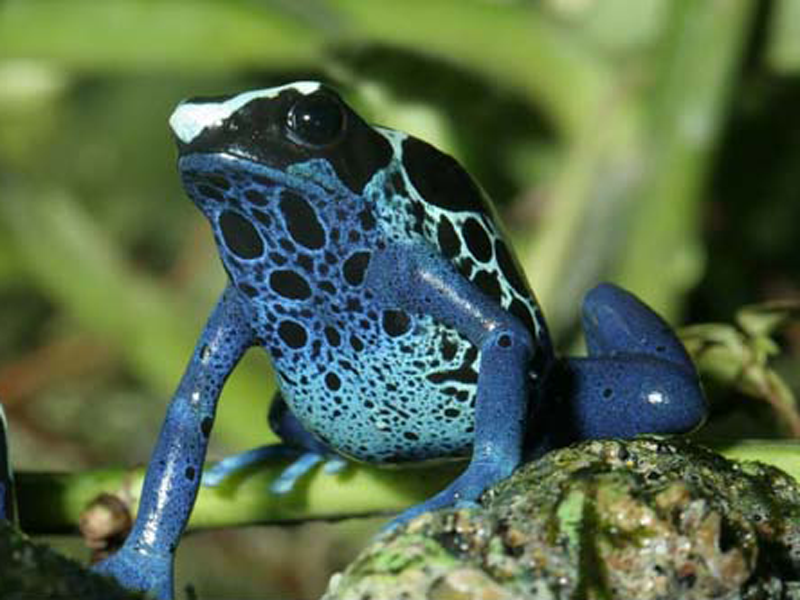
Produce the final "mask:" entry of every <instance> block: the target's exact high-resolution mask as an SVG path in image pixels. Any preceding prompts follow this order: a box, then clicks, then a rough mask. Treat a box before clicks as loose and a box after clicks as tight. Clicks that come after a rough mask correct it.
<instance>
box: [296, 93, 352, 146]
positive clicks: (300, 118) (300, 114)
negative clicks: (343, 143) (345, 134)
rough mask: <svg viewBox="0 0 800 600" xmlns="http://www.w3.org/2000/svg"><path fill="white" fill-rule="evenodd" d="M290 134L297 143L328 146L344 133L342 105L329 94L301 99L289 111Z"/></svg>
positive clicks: (312, 95)
mask: <svg viewBox="0 0 800 600" xmlns="http://www.w3.org/2000/svg"><path fill="white" fill-rule="evenodd" d="M287 124H288V126H289V132H290V134H291V135H292V137H293V138H295V141H298V142H301V143H304V144H308V145H310V146H326V145H328V144H331V143H333V142H335V141H336V140H337V139H338V138H339V135H340V134H341V133H342V131H344V124H345V116H344V111H343V110H342V105H341V103H340V102H339V101H338V100H337V99H336V98H333V97H332V96H329V95H328V94H324V93H322V94H311V95H309V96H303V97H301V98H300V99H299V100H298V101H297V102H295V103H294V105H293V106H292V108H290V109H289V114H288V116H287Z"/></svg>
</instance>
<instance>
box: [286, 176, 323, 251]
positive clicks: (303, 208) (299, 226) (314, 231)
mask: <svg viewBox="0 0 800 600" xmlns="http://www.w3.org/2000/svg"><path fill="white" fill-rule="evenodd" d="M280 207H281V212H282V213H283V218H284V219H285V220H286V228H287V229H288V230H289V235H291V236H292V238H293V239H294V241H295V242H297V243H298V244H300V245H301V246H305V247H306V248H311V249H312V250H315V249H318V248H322V246H324V245H325V230H324V229H323V228H322V225H321V224H320V222H319V220H318V219H317V213H316V211H315V210H314V209H313V208H311V205H310V204H309V203H308V202H306V201H305V199H303V198H302V197H301V196H298V195H297V194H295V193H294V192H290V191H288V190H284V191H283V193H282V195H281V204H280Z"/></svg>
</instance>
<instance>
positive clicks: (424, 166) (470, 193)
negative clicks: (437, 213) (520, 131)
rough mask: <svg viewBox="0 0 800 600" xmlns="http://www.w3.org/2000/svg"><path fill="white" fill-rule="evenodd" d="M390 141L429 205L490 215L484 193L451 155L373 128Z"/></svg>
mask: <svg viewBox="0 0 800 600" xmlns="http://www.w3.org/2000/svg"><path fill="white" fill-rule="evenodd" d="M376 129H378V131H379V132H380V133H382V134H383V135H384V136H385V137H386V138H387V139H388V140H389V142H390V143H391V145H392V148H393V150H394V155H395V157H396V159H397V160H398V161H399V162H400V163H401V164H402V166H403V170H404V171H405V174H406V177H407V178H408V182H409V183H410V184H411V185H412V186H414V188H415V190H416V192H417V194H418V195H419V196H420V197H421V198H424V199H425V203H426V204H427V205H429V206H431V207H438V208H440V209H442V210H445V211H448V212H475V213H482V214H485V215H486V216H487V217H489V218H493V216H492V210H491V205H490V204H489V202H488V201H487V199H486V196H485V194H484V193H483V191H482V190H481V189H480V187H479V186H478V185H477V184H476V183H475V181H474V180H473V179H472V177H470V176H469V174H468V173H467V172H466V171H465V170H464V168H463V167H462V166H461V165H460V164H459V163H458V162H457V161H456V160H455V159H454V158H453V157H452V156H450V155H448V154H445V153H444V152H442V151H441V150H438V149H437V148H435V147H434V146H432V145H431V144H428V143H427V142H424V141H422V140H420V139H419V138H415V137H414V136H411V135H408V134H406V133H402V132H400V131H394V130H392V129H387V128H383V127H380V128H376Z"/></svg>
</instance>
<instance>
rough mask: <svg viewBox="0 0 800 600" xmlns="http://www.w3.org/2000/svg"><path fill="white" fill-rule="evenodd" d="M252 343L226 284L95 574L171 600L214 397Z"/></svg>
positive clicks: (242, 313)
mask: <svg viewBox="0 0 800 600" xmlns="http://www.w3.org/2000/svg"><path fill="white" fill-rule="evenodd" d="M252 342H253V333H252V330H251V328H250V321H249V319H248V318H247V314H246V311H245V309H244V308H243V306H242V304H241V303H240V300H239V297H238V292H237V291H236V290H235V289H234V288H232V287H230V286H229V287H228V288H227V289H226V290H225V292H224V293H223V295H222V298H221V299H220V301H219V303H218V304H217V306H216V308H215V309H214V312H213V313H212V315H211V317H210V318H209V321H208V323H207V324H206V327H205V329H204V330H203V334H202V336H201V337H200V340H199V341H198V343H197V346H196V348H195V351H194V354H193V355H192V358H191V361H190V363H189V366H188V368H187V369H186V372H185V373H184V376H183V379H182V380H181V383H180V385H179V387H178V390H177V392H176V393H175V396H174V397H173V399H172V402H171V403H170V406H169V409H168V411H167V415H166V418H165V419H164V424H163V426H162V428H161V434H160V435H159V438H158V443H157V445H156V448H155V450H154V451H153V456H152V458H151V460H150V463H149V465H148V468H147V475H146V476H145V480H144V486H143V488H142V495H141V501H140V503H139V511H138V514H137V517H136V523H135V524H134V527H133V530H132V531H131V534H130V535H129V536H128V539H127V540H126V541H125V544H124V545H123V546H122V548H121V549H120V550H119V551H118V552H117V553H115V554H114V555H112V556H111V557H109V558H108V559H106V560H105V561H103V562H101V563H99V564H98V565H96V566H95V570H96V571H98V572H100V573H106V574H109V575H113V576H114V577H115V578H116V579H117V580H119V582H120V583H122V585H124V586H126V587H129V588H132V589H138V590H146V591H149V592H150V593H152V594H154V595H155V596H156V597H157V598H161V599H166V598H171V597H172V570H173V556H174V553H175V550H176V548H177V546H178V542H179V540H180V536H181V534H182V533H183V530H184V528H185V527H186V523H187V521H188V520H189V514H190V513H191V510H192V506H193V505H194V501H195V498H196V496H197V490H198V486H199V484H200V475H201V472H202V468H203V461H204V459H205V455H206V448H207V446H208V438H209V434H210V433H211V426H212V424H213V422H214V415H215V413H216V407H217V400H218V398H219V394H220V392H221V391H222V386H223V384H224V382H225V380H226V379H227V377H228V375H229V374H230V372H231V371H232V370H233V368H234V367H235V366H236V364H237V363H238V362H239V359H240V358H241V356H242V354H244V352H245V350H246V349H247V348H248V347H249V346H251V345H252Z"/></svg>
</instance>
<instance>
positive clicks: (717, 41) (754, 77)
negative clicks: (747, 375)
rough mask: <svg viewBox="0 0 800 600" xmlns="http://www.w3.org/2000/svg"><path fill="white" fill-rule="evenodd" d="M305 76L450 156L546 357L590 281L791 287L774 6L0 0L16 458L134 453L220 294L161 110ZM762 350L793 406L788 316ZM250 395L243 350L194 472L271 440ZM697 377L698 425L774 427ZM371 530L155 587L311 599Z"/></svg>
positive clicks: (795, 259) (680, 289) (798, 6)
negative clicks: (506, 249) (477, 200)
mask: <svg viewBox="0 0 800 600" xmlns="http://www.w3.org/2000/svg"><path fill="white" fill-rule="evenodd" d="M307 78H314V79H323V80H325V81H328V82H330V83H332V84H333V85H335V86H336V87H337V88H338V89H340V90H341V91H342V93H343V94H344V95H345V96H346V97H347V98H348V100H349V101H350V102H351V103H353V104H354V105H355V106H356V108H357V109H358V110H359V111H360V112H361V113H362V114H364V115H366V116H368V117H369V118H370V119H371V120H373V121H375V122H378V123H381V124H385V125H388V126H391V127H394V128H397V129H402V130H406V131H409V132H412V133H414V134H415V135H417V136H419V137H422V138H424V139H427V140H429V141H432V142H433V143H435V144H436V145H438V146H439V147H441V148H443V149H445V150H447V151H448V152H450V153H452V154H454V155H455V156H457V157H458V158H459V159H460V160H461V161H462V162H463V164H464V165H465V166H466V167H467V169H468V170H469V171H470V172H471V173H472V174H473V175H475V177H476V178H477V179H478V180H479V181H480V182H481V183H482V185H483V186H484V188H485V189H486V190H487V191H488V193H489V195H490V196H491V197H492V198H494V199H495V201H496V203H497V205H498V207H499V211H500V214H501V215H502V216H503V218H504V221H505V224H506V226H507V229H508V230H509V232H510V234H511V236H512V237H513V240H514V242H515V245H516V248H517V252H518V256H519V259H520V261H521V263H522V264H523V265H524V267H525V269H526V271H527V273H528V277H529V280H530V282H531V285H532V287H533V289H534V290H535V291H536V293H537V295H538V297H539V300H540V301H541V303H542V304H543V306H544V310H545V313H546V315H547V317H548V321H549V322H550V324H551V327H552V329H553V332H554V333H555V335H556V338H557V340H558V344H559V346H560V347H561V348H563V349H565V350H572V349H573V348H575V347H577V346H578V345H579V344H578V342H577V335H578V327H577V320H576V319H577V316H578V311H579V307H580V301H581V296H582V294H583V293H584V292H585V291H586V290H587V289H588V288H590V287H591V286H592V285H594V284H595V283H597V282H598V281H600V280H603V279H611V280H614V281H616V282H618V283H620V284H621V285H623V286H625V287H627V288H629V289H631V290H633V291H635V292H636V293H637V294H639V295H641V296H642V297H643V298H645V299H646V300H647V301H648V302H650V303H652V304H653V305H654V306H655V307H657V308H658V309H659V310H660V311H662V312H663V313H664V314H665V315H666V316H667V317H668V318H669V320H670V321H671V322H673V323H674V324H676V325H680V324H686V323H709V322H731V321H732V320H733V318H734V315H735V314H736V312H737V310H739V309H740V307H741V306H743V305H745V304H751V303H757V302H764V301H767V300H775V299H781V298H783V299H786V298H788V299H795V300H797V299H799V298H800V249H798V229H799V228H798V226H797V224H798V222H800V111H798V110H797V107H798V106H800V3H798V2H795V1H794V0H782V1H780V0H776V1H762V2H756V1H751V0H706V1H704V2H696V1H694V0H543V1H541V2H533V1H528V0H505V1H502V0H402V1H400V0H396V1H389V0H327V1H323V0H230V1H227V2H223V1H212V0H103V1H99V0H0V309H1V310H2V313H1V314H2V323H3V325H2V327H0V398H2V401H3V402H4V405H5V407H6V410H7V413H8V416H9V419H10V422H11V427H12V436H13V443H14V446H13V455H14V460H15V462H16V464H17V466H18V467H19V468H20V469H28V470H37V471H42V470H70V471H74V470H83V469H88V468H91V467H97V466H101V465H131V464H136V463H143V462H145V461H146V460H147V457H148V456H149V452H150V449H151V447H152V445H153V443H154V440H155V437H156V434H157V431H158V428H159V425H160V421H161V418H162V416H163V413H164V409H165V406H166V403H167V401H168V398H169V396H170V394H171V392H172V390H173V388H174V387H175V385H176V384H177V382H178V380H179V377H180V375H181V372H182V370H183V367H184V365H185V363H186V361H187V360H188V357H189V355H190V352H191V350H192V348H193V344H194V341H195V338H196V336H197V334H198V333H199V331H200V328H201V326H202V323H203V321H204V319H205V317H206V316H207V314H208V312H209V310H210V309H211V307H212V306H213V303H214V301H215V298H216V296H217V294H218V293H219V291H220V290H221V289H222V286H223V284H224V273H223V271H222V269H221V267H220V265H219V263H218V260H217V258H216V256H215V253H214V248H213V246H212V240H211V236H210V235H209V231H208V229H207V226H206V224H205V222H204V221H203V220H202V219H201V216H200V214H199V213H198V212H197V211H196V210H195V209H194V207H193V206H192V205H191V203H190V201H189V200H187V199H186V198H185V196H184V195H183V193H182V191H181V189H180V187H179V182H178V178H177V175H176V172H175V167H174V162H175V153H174V150H173V145H172V141H171V139H170V135H169V132H168V128H167V124H166V122H167V118H168V116H169V114H170V113H171V111H172V109H173V107H174V106H175V104H176V103H177V102H178V101H179V100H180V99H182V98H184V97H187V96H195V95H208V94H220V93H229V92H236V91H241V90H244V89H250V88H258V87H266V86H271V85H276V84H280V83H285V82H288V81H291V80H295V79H307ZM778 339H779V341H780V342H781V344H782V347H783V351H782V352H781V353H780V354H779V355H778V356H777V357H776V358H775V359H774V361H773V362H772V363H770V364H771V366H774V368H775V369H776V371H775V372H776V373H780V374H781V375H782V376H783V377H784V378H785V380H786V381H788V384H789V386H790V388H794V389H795V390H797V389H798V388H800V374H798V373H799V372H800V369H798V366H799V363H800V358H799V357H800V327H798V325H797V322H796V321H795V322H794V324H792V323H788V324H785V326H784V327H782V329H781V331H780V335H779V337H778ZM712 383H713V382H712ZM273 385H274V384H273V381H272V378H271V375H270V372H269V366H268V362H267V360H266V357H265V356H263V355H262V354H260V353H256V352H253V353H251V354H249V355H248V357H247V359H246V361H245V363H244V364H243V365H241V367H240V368H239V369H238V371H237V372H236V373H235V375H234V376H233V378H232V380H231V382H230V384H229V385H228V386H227V388H226V391H225V393H224V394H223V399H222V402H221V404H220V411H219V418H218V421H217V424H216V426H215V429H214V435H213V439H212V447H211V450H210V457H211V458H214V457H220V456H222V455H224V454H225V453H226V452H231V451H238V450H241V449H244V448H246V447H250V446H252V445H257V444H261V443H264V442H265V441H268V440H270V439H272V438H271V434H270V433H269V432H268V431H267V428H266V423H265V414H266V410H267V404H268V400H269V398H270V397H271V393H272V389H273ZM710 388H711V400H712V417H711V420H710V422H709V424H708V427H707V429H706V435H710V436H716V437H719V436H731V437H778V436H785V435H788V434H789V433H791V431H792V429H793V427H792V422H791V419H781V418H780V417H778V418H776V417H775V416H774V414H775V413H774V412H773V411H771V410H770V408H769V405H768V403H765V402H759V401H753V400H752V399H749V398H747V397H746V396H745V395H744V394H741V393H739V392H736V391H732V390H731V389H730V387H727V388H726V389H724V390H717V389H715V388H714V386H713V385H711V386H710ZM784 408H786V406H784ZM792 411H795V412H796V407H795V406H790V407H789V412H792ZM794 433H795V434H797V433H798V430H797V429H796V428H794ZM22 510H23V512H24V506H23V507H22ZM23 516H24V515H23ZM377 523H378V522H352V523H344V524H339V525H321V524H313V525H307V526H302V527H294V528H289V529H278V528H270V529H269V530H265V529H263V528H252V529H247V530H238V531H226V532H205V533H198V534H196V535H192V536H189V538H188V539H187V540H186V542H185V543H184V544H183V545H182V547H181V552H180V553H179V555H178V568H179V573H178V574H179V584H180V585H183V584H184V583H185V582H187V581H191V582H192V583H194V584H195V586H196V589H197V591H198V592H199V594H200V595H201V597H219V596H225V595H227V596H231V595H235V596H236V597H238V598H245V597H252V598H264V597H291V598H309V597H313V596H315V595H317V594H319V593H320V591H321V590H322V589H323V586H324V584H325V582H326V579H327V577H328V576H329V574H330V573H331V572H332V571H333V570H336V569H339V568H341V567H342V566H343V565H344V564H346V562H347V560H348V559H349V558H350V557H351V556H352V555H353V553H354V552H356V551H357V549H358V547H359V544H361V543H362V540H363V538H364V536H365V535H368V534H369V533H370V532H371V531H374V530H375V528H376V527H377ZM51 541H54V543H56V544H57V545H58V546H59V547H61V548H66V549H68V550H69V551H70V552H72V553H73V554H75V555H77V556H81V557H85V556H86V555H87V552H86V551H85V550H81V549H80V547H79V546H77V545H76V544H75V543H74V542H75V538H72V539H71V541H70V540H69V539H57V540H51Z"/></svg>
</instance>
